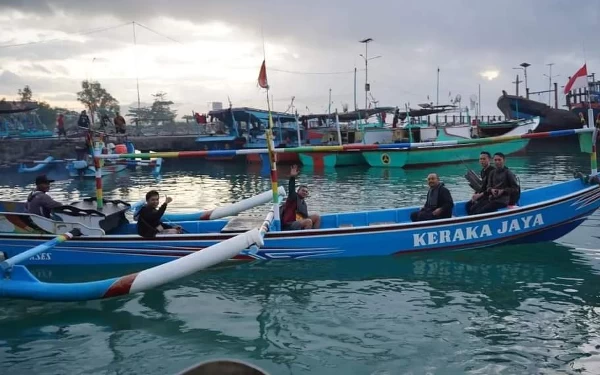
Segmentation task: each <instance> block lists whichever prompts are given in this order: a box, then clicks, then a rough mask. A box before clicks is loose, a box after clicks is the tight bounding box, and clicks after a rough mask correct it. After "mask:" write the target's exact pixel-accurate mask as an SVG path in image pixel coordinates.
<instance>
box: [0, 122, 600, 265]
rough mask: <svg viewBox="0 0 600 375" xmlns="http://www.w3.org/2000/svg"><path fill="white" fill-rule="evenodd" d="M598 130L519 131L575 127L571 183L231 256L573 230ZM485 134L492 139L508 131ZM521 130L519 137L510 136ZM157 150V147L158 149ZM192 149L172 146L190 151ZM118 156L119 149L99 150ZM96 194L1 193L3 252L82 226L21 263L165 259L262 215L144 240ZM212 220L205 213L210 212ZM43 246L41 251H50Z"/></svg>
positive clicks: (595, 184) (594, 196)
mask: <svg viewBox="0 0 600 375" xmlns="http://www.w3.org/2000/svg"><path fill="white" fill-rule="evenodd" d="M592 132H594V130H593V129H588V128H586V129H574V130H567V131H560V132H555V133H538V134H526V135H522V136H521V137H519V139H520V138H522V137H530V138H531V137H536V138H541V137H559V136H565V135H574V134H578V136H579V137H580V147H581V149H582V151H584V152H588V153H591V154H592V173H591V174H590V175H588V176H583V175H581V176H578V177H577V178H574V179H571V180H569V181H566V182H560V183H554V184H549V185H545V186H541V187H538V188H534V189H529V190H524V191H522V193H521V196H520V199H519V201H518V202H517V204H516V205H514V206H510V207H507V208H504V209H500V210H498V211H497V212H492V213H486V214H480V215H470V216H469V215H467V214H466V209H465V204H466V201H460V202H455V206H454V210H453V216H452V217H451V218H448V219H441V220H434V221H424V222H411V220H410V214H411V212H413V211H415V210H418V209H419V208H420V207H401V208H389V209H381V210H369V211H355V212H339V213H330V214H324V215H322V217H321V218H322V219H321V225H322V226H321V228H320V229H313V230H297V231H293V230H292V231H278V230H277V227H276V226H274V227H272V228H270V230H269V232H268V233H267V234H266V235H265V237H264V246H263V247H261V248H260V249H256V248H247V249H245V250H243V251H242V252H241V253H240V254H238V255H236V256H235V257H233V259H238V260H249V259H307V258H318V259H323V258H339V257H358V256H389V255H396V254H402V253H406V252H415V251H429V250H457V249H473V248H481V247H488V246H494V245H499V244H513V243H530V242H542V241H552V240H555V239H558V238H560V237H562V236H564V235H565V234H567V233H569V232H571V231H572V230H573V229H575V228H576V227H577V226H578V225H579V224H581V223H582V222H583V221H585V219H586V218H587V217H588V216H589V215H591V214H592V213H593V212H594V211H596V210H597V209H598V208H599V207H600V179H599V178H598V171H597V169H596V158H595V146H594V145H592V142H591V140H592V136H591V135H592ZM506 138H508V137H498V139H492V138H488V139H482V141H485V142H488V143H492V142H498V141H499V140H501V139H502V140H504V139H506ZM512 139H513V140H514V139H515V138H514V137H513V138H512ZM159 154H160V153H159ZM194 155H199V156H201V155H204V156H206V154H198V152H197V151H196V152H195V151H190V152H189V153H188V154H186V153H185V152H180V153H170V156H171V157H191V156H194ZM98 157H102V158H113V157H116V155H115V156H113V155H98ZM94 203H95V202H94V199H93V198H92V199H87V200H85V201H82V202H75V203H73V204H71V205H68V206H63V207H59V208H57V209H54V210H53V214H54V215H55V217H56V218H55V219H48V218H44V217H40V216H37V215H32V214H29V213H26V212H24V208H23V207H24V203H23V202H10V201H8V202H0V249H2V251H3V252H4V253H5V257H7V258H8V259H10V258H11V257H14V256H18V254H20V253H22V252H23V251H24V250H26V249H28V248H32V247H35V246H39V245H41V244H43V243H44V242H46V241H48V240H50V239H52V238H53V236H55V235H56V234H57V233H60V232H64V231H69V230H73V229H79V230H80V231H81V232H82V233H83V236H81V237H77V238H73V239H72V240H69V241H67V242H64V243H61V244H58V245H57V246H56V247H54V249H53V250H52V251H51V252H47V253H46V254H45V253H41V255H40V256H39V257H35V258H28V259H27V260H24V261H23V262H24V264H45V265H54V264H56V265H59V264H94V265H102V264H105V265H108V264H133V263H151V264H160V263H165V262H169V261H172V260H174V259H176V258H179V257H182V256H186V255H189V254H192V253H195V252H202V251H203V250H202V249H205V248H208V247H210V246H213V245H216V244H218V243H220V242H222V241H225V240H228V239H231V238H232V237H235V236H236V235H238V234H240V233H243V232H245V231H246V230H249V229H252V228H256V227H257V225H260V223H259V221H260V218H258V219H257V221H252V220H248V219H247V218H242V217H233V218H231V219H222V218H218V217H219V216H217V217H215V218H214V219H213V220H210V219H211V217H210V215H209V217H208V219H209V220H199V219H196V220H181V221H175V220H174V221H172V222H170V223H173V224H176V225H180V226H181V227H182V228H183V229H184V231H185V234H179V235H159V236H157V237H156V238H152V239H145V238H142V237H140V236H138V235H137V234H136V233H137V232H136V224H135V223H132V222H129V221H128V220H127V219H126V217H125V213H126V212H128V210H129V209H130V205H129V204H126V203H124V202H120V201H107V202H106V205H105V206H103V208H102V209H101V210H99V209H96V208H94V207H95V204H94ZM205 219H206V217H205ZM44 254H45V255H44Z"/></svg>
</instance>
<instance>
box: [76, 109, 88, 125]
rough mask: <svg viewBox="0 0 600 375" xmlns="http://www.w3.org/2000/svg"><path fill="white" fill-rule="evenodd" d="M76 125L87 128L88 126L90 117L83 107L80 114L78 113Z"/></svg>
mask: <svg viewBox="0 0 600 375" xmlns="http://www.w3.org/2000/svg"><path fill="white" fill-rule="evenodd" d="M77 126H79V127H82V128H87V129H89V128H90V118H89V117H88V115H87V113H86V112H85V109H84V110H83V111H81V114H80V115H79V120H77Z"/></svg>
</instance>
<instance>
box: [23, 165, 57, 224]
mask: <svg viewBox="0 0 600 375" xmlns="http://www.w3.org/2000/svg"><path fill="white" fill-rule="evenodd" d="M51 182H54V180H49V179H48V177H46V175H45V174H43V175H41V176H37V177H36V179H35V191H32V192H31V194H29V196H28V197H27V204H26V206H27V211H28V212H29V213H30V214H35V215H40V216H44V217H47V218H50V210H52V209H53V208H56V207H60V206H62V205H63V204H62V203H59V202H57V201H55V200H54V199H52V198H50V196H49V195H48V194H46V193H47V192H48V191H49V190H50V183H51Z"/></svg>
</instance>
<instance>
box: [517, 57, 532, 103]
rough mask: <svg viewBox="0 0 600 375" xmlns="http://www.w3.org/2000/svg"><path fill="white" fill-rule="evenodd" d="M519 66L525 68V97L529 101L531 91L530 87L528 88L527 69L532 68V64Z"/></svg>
mask: <svg viewBox="0 0 600 375" xmlns="http://www.w3.org/2000/svg"><path fill="white" fill-rule="evenodd" d="M519 66H522V67H523V71H524V73H525V97H526V98H527V99H529V91H528V90H527V89H528V87H529V86H527V67H528V66H531V64H529V63H526V62H524V63H522V64H520V65H519Z"/></svg>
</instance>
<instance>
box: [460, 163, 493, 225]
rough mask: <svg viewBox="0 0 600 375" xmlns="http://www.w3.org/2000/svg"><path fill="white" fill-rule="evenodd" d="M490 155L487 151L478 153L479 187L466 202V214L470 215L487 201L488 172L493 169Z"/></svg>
mask: <svg viewBox="0 0 600 375" xmlns="http://www.w3.org/2000/svg"><path fill="white" fill-rule="evenodd" d="M491 159H492V155H490V153H489V152H487V151H482V152H481V154H479V164H480V165H481V173H480V174H479V175H480V177H481V188H480V189H478V190H477V191H476V192H475V194H473V196H472V197H471V200H470V201H468V202H467V204H466V209H467V214H469V215H472V212H474V211H477V210H478V209H479V208H480V206H482V205H485V204H486V203H487V195H486V192H487V188H488V181H489V178H490V174H491V173H492V171H493V170H494V166H493V165H492V164H491V161H492V160H491Z"/></svg>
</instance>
